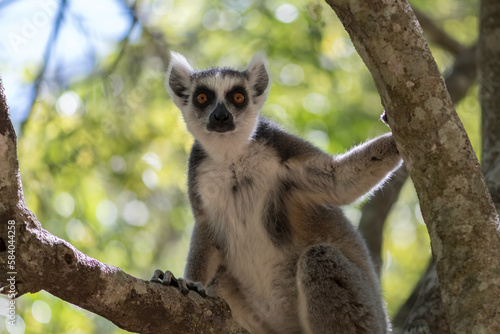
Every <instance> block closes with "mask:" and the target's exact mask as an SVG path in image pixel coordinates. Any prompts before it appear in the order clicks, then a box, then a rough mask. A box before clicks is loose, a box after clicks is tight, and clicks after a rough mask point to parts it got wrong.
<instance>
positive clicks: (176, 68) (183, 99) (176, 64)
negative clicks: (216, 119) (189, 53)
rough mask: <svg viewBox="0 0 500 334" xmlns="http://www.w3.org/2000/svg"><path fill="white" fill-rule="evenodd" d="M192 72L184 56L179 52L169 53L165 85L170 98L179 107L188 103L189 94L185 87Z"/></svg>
mask: <svg viewBox="0 0 500 334" xmlns="http://www.w3.org/2000/svg"><path fill="white" fill-rule="evenodd" d="M192 73H194V69H193V67H192V66H191V65H189V63H188V61H187V60H186V58H185V57H184V56H183V55H181V54H180V53H177V52H173V51H172V52H171V53H170V64H169V66H168V71H167V79H166V82H165V85H166V87H167V91H168V93H169V94H170V96H171V97H172V100H173V101H174V103H175V104H176V105H177V107H179V108H181V107H182V106H185V105H187V103H188V98H189V95H188V92H187V89H188V87H189V84H190V77H191V74H192Z"/></svg>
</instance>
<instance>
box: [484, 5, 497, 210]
mask: <svg viewBox="0 0 500 334" xmlns="http://www.w3.org/2000/svg"><path fill="white" fill-rule="evenodd" d="M498 15H500V4H499V3H498V1H492V0H482V1H481V17H480V22H481V25H480V34H479V53H480V60H481V61H480V63H479V64H480V65H479V72H480V79H479V84H480V89H479V95H480V96H479V100H480V103H481V115H482V119H481V128H482V152H481V158H482V159H481V160H482V161H481V162H482V167H483V171H484V174H485V178H486V183H487V185H488V189H489V190H490V192H491V196H492V198H493V201H494V202H495V205H496V207H497V209H500V43H498V38H499V33H498V31H499V29H500V20H499V19H498Z"/></svg>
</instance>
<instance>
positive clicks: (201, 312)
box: [0, 81, 247, 333]
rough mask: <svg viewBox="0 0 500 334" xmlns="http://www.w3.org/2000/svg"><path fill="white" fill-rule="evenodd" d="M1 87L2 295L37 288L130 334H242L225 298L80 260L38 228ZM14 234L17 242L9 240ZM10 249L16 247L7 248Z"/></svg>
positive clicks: (78, 254) (84, 258)
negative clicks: (27, 198) (185, 291)
mask: <svg viewBox="0 0 500 334" xmlns="http://www.w3.org/2000/svg"><path fill="white" fill-rule="evenodd" d="M2 87H3V86H2V84H1V81H0V254H1V256H0V279H1V280H0V287H2V289H3V291H2V292H3V293H5V294H10V293H13V292H14V291H15V293H16V296H20V295H23V294H25V293H35V292H38V291H40V290H42V289H43V290H46V291H48V292H49V293H51V294H53V295H54V296H57V297H59V298H61V299H63V300H65V301H68V302H70V303H73V304H75V305H78V306H80V307H82V308H84V309H86V310H89V311H91V312H94V313H96V314H99V315H101V316H103V317H105V318H107V319H108V320H110V321H112V322H113V323H115V324H116V325H117V326H118V327H120V328H123V329H126V330H128V331H132V332H140V333H193V332H196V333H222V332H223V333H247V332H246V331H245V330H244V329H242V328H241V327H240V326H239V325H238V324H236V323H235V322H234V321H233V320H232V318H231V312H230V310H229V307H228V305H227V304H226V303H225V302H224V301H223V300H221V299H219V298H211V297H209V298H206V299H204V298H202V297H201V296H199V295H198V294H196V293H194V292H191V293H189V294H188V295H187V296H183V295H182V294H181V293H180V291H179V290H178V289H177V288H175V287H165V286H162V285H161V284H159V283H152V282H149V281H144V280H142V279H138V278H135V277H132V276H130V275H128V274H126V273H125V272H123V271H122V270H120V269H119V268H116V267H113V266H110V265H107V264H104V263H101V262H99V261H97V260H95V259H93V258H90V257H88V256H86V255H85V254H83V253H81V252H80V251H78V250H77V249H76V248H74V247H73V246H72V245H71V244H69V243H68V242H66V241H64V240H61V239H59V238H58V237H56V236H54V235H52V234H50V233H49V232H47V231H45V230H44V229H43V228H42V227H41V224H40V223H39V222H38V220H37V219H36V217H35V216H34V215H33V214H32V213H31V212H30V211H29V209H28V208H27V207H26V204H25V202H24V198H23V191H22V186H21V180H20V173H19V163H18V160H17V153H16V135H15V132H14V129H13V127H12V123H11V121H10V116H9V113H8V107H7V102H6V100H5V95H4V94H3V88H2ZM14 222H15V224H12V223H14ZM11 226H15V229H12V227H11ZM9 227H10V229H9ZM12 230H13V231H14V232H15V238H9V236H12V232H11V231H12ZM9 231H10V234H9ZM11 245H14V246H15V247H14V248H12V247H9V246H11ZM13 249H14V252H12V250H13ZM9 250H10V252H9ZM12 254H15V255H14V257H15V263H12V262H11V263H9V262H8V260H9V258H8V255H12ZM11 259H12V258H11ZM11 259H10V260H11ZM7 278H14V280H13V281H8V280H7ZM10 282H15V285H12V286H13V287H15V290H12V288H11V284H10Z"/></svg>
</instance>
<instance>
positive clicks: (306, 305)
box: [297, 244, 387, 334]
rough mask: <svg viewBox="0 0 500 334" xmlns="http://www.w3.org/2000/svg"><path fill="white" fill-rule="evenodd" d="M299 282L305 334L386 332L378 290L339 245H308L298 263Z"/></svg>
mask: <svg viewBox="0 0 500 334" xmlns="http://www.w3.org/2000/svg"><path fill="white" fill-rule="evenodd" d="M297 284H298V301H299V303H298V304H299V316H300V320H301V325H302V327H303V330H304V332H305V333H308V334H312V333H315V334H320V333H321V334H326V333H332V334H333V333H334V334H351V333H352V334H363V333H366V334H378V333H386V331H387V323H386V319H384V318H385V317H384V315H383V312H382V311H380V305H377V304H378V303H379V300H380V296H376V295H377V294H378V292H374V291H372V290H373V285H370V283H369V282H368V280H367V278H366V277H365V275H363V273H362V272H361V270H360V269H359V268H358V267H357V266H356V265H355V264H354V263H352V262H351V261H349V260H348V259H347V258H346V257H345V256H344V255H343V254H342V253H341V252H340V251H339V250H338V249H337V248H335V246H333V245H330V244H318V245H313V246H311V247H309V248H307V249H306V251H305V252H304V253H303V254H302V255H301V257H300V259H299V262H298V266H297ZM382 307H383V306H382Z"/></svg>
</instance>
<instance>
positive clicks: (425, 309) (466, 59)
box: [392, 46, 477, 334]
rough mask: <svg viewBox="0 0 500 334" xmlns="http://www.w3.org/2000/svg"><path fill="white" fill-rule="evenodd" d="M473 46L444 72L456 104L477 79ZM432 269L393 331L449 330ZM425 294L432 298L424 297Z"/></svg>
mask: <svg viewBox="0 0 500 334" xmlns="http://www.w3.org/2000/svg"><path fill="white" fill-rule="evenodd" d="M476 49H477V48H476V46H472V47H470V48H468V49H464V50H463V51H462V53H460V54H459V55H458V56H457V58H456V59H455V63H454V64H453V67H452V68H451V70H450V71H448V73H447V74H446V77H445V83H446V87H447V89H448V92H449V93H450V97H451V100H452V101H453V103H454V104H457V103H458V102H459V101H460V100H461V99H462V98H463V97H464V96H465V94H466V93H467V91H468V90H469V88H470V87H471V86H472V84H473V83H474V82H476V72H477V71H476V66H477V52H476ZM435 271H436V267H435V265H434V262H431V263H430V264H429V267H428V269H427V270H426V272H425V273H424V275H423V276H422V277H421V279H420V280H419V282H418V283H417V285H416V286H415V288H414V289H413V292H412V293H411V295H410V297H409V298H408V300H407V301H406V302H405V304H404V305H403V306H402V307H401V308H400V310H399V311H398V313H397V314H396V316H395V317H394V319H393V321H392V325H393V328H394V333H401V332H403V333H405V334H410V333H421V334H423V333H427V334H431V333H439V334H444V333H449V331H450V330H449V327H448V324H447V323H446V321H444V311H443V305H442V303H441V301H440V300H439V301H437V300H435V298H441V294H440V291H439V290H440V287H439V282H438V280H437V279H433V277H434V276H436V272H435ZM431 276H432V277H431ZM423 282H426V285H425V290H422V291H421V288H422V286H423ZM419 296H420V297H419ZM424 296H425V297H424ZM427 296H429V297H432V298H426V297H427ZM431 315H432V316H431Z"/></svg>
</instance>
